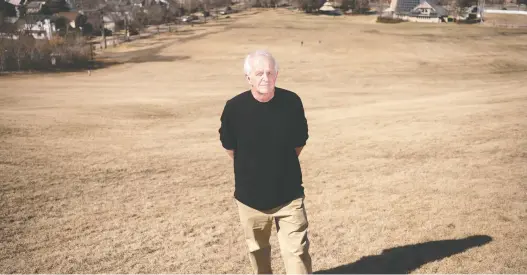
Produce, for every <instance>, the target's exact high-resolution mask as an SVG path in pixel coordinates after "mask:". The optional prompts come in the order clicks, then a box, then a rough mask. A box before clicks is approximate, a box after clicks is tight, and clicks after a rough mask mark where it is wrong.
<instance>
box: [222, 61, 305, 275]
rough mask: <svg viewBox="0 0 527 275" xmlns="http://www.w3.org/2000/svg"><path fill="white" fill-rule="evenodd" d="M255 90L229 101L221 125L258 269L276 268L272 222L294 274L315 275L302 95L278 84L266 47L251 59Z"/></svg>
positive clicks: (262, 271)
mask: <svg viewBox="0 0 527 275" xmlns="http://www.w3.org/2000/svg"><path fill="white" fill-rule="evenodd" d="M244 70H245V77H246V80H247V82H248V83H249V85H250V86H251V89H250V90H248V91H245V92H243V93H241V94H238V95H236V96H234V97H233V98H231V99H230V100H228V101H227V103H226V104H225V107H224V109H223V113H222V115H221V127H220V129H219V134H220V140H221V143H222V146H223V147H224V148H225V149H226V150H227V153H228V154H229V156H230V157H231V158H232V159H234V174H235V191H234V198H235V202H236V204H237V206H238V212H239V215H240V221H241V225H242V228H243V231H244V234H245V239H246V242H247V246H248V248H249V258H250V262H251V265H252V268H253V270H254V272H255V273H256V274H269V273H272V270H271V246H270V244H269V239H270V237H271V227H272V223H273V221H274V222H275V223H276V229H277V236H278V241H279V243H280V251H281V254H282V258H283V260H284V263H285V268H286V271H287V273H289V274H291V273H292V274H310V273H311V272H312V269H311V257H310V255H309V252H308V250H309V240H308V236H307V229H308V221H307V216H306V211H305V208H304V197H305V196H304V188H303V187H302V171H301V168H300V162H299V160H298V157H299V155H300V152H301V151H302V148H303V147H304V145H305V144H306V141H307V139H308V127H307V120H306V118H305V115H304V107H303V105H302V101H301V99H300V97H299V96H298V95H297V94H295V93H294V92H291V91H288V90H285V89H281V88H278V87H275V83H276V79H277V76H278V64H277V63H276V61H275V60H274V58H273V56H272V55H271V54H270V53H268V52H266V51H256V52H254V53H251V54H249V55H248V56H247V57H246V58H245V64H244Z"/></svg>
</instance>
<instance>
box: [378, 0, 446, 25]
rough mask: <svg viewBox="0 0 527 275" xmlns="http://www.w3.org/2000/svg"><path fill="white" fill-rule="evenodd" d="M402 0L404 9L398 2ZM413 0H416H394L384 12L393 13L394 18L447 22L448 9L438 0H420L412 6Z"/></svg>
mask: <svg viewBox="0 0 527 275" xmlns="http://www.w3.org/2000/svg"><path fill="white" fill-rule="evenodd" d="M401 1H403V2H405V5H404V6H405V8H404V9H400V8H401V7H402V6H403V5H402V4H401V3H397V2H401ZM411 1H414V0H408V1H406V0H393V1H392V5H391V6H390V8H388V9H386V10H385V11H384V12H386V13H391V14H392V16H393V17H394V18H400V19H403V20H406V21H409V22H429V23H441V22H446V20H445V19H444V18H445V17H447V16H448V11H447V9H445V8H444V7H443V6H441V5H439V4H438V2H437V0H419V2H418V3H417V4H415V5H414V6H412V7H410V2H411ZM394 2H395V3H394ZM414 3H415V2H414Z"/></svg>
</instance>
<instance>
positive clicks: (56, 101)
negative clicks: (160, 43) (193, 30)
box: [0, 11, 527, 273]
mask: <svg viewBox="0 0 527 275" xmlns="http://www.w3.org/2000/svg"><path fill="white" fill-rule="evenodd" d="M238 17H239V19H238V20H237V21H234V22H230V23H229V24H226V25H225V26H224V28H226V30H224V31H221V32H216V33H215V34H211V35H208V36H202V37H201V38H199V39H194V40H186V41H183V42H181V41H180V42H176V41H177V40H174V42H173V43H172V44H170V45H166V47H162V48H160V49H159V51H158V52H156V53H155V54H156V55H159V56H162V57H166V58H167V59H166V60H170V59H169V58H170V57H177V56H189V57H190V58H188V59H182V60H178V61H163V59H162V60H161V61H159V60H157V62H146V61H145V62H143V63H130V64H125V65H119V66H115V67H111V68H107V69H102V70H98V71H95V72H93V73H92V75H91V76H88V74H87V73H67V74H61V75H40V76H38V75H33V76H23V75H21V76H10V77H2V78H0V105H1V111H0V112H1V118H0V122H1V124H0V154H1V159H0V175H1V178H0V182H1V193H0V194H1V199H0V239H1V240H2V241H1V242H0V272H2V273H10V272H18V273H33V272H46V273H100V272H101V273H102V272H105V273H110V272H112V273H125V272H126V273H139V272H141V273H165V272H169V273H247V272H250V269H249V264H248V259H247V256H246V254H245V251H246V248H245V244H244V242H243V237H242V232H241V230H240V227H239V225H238V217H237V213H236V209H235V204H234V203H233V200H232V192H233V186H234V183H233V172H232V164H231V162H230V161H229V158H228V156H227V154H226V153H225V151H224V150H223V149H222V148H221V145H220V143H219V141H218V132H217V129H218V127H219V115H220V113H221V110H222V108H223V105H224V103H225V101H226V100H227V99H228V98H230V97H232V96H234V95H235V94H237V93H239V92H242V91H243V90H244V89H246V85H245V82H244V80H243V77H242V63H243V57H244V55H245V54H246V53H247V52H249V51H251V50H254V49H257V48H268V49H269V50H270V51H272V52H273V53H274V54H275V56H276V57H277V59H278V60H279V61H280V62H281V63H280V64H281V68H282V71H281V73H280V78H279V83H278V85H279V86H281V87H284V88H289V89H291V90H293V91H295V92H297V93H298V94H299V95H300V96H301V97H302V99H303V101H304V105H305V108H306V115H307V118H308V121H309V126H310V139H309V141H308V145H307V146H306V148H305V149H304V151H303V152H302V155H301V162H302V165H303V166H302V167H303V173H304V181H305V187H306V194H307V200H306V207H307V211H308V215H309V220H310V222H311V225H310V237H311V240H312V249H311V252H312V256H313V259H314V270H315V271H318V272H330V273H339V272H344V273H350V272H359V273H367V272H376V273H390V272H398V273H406V272H415V273H525V272H527V250H526V247H527V238H525V236H527V227H526V226H525V224H526V222H527V205H526V203H525V201H526V200H527V192H526V191H527V186H526V182H527V181H526V180H527V170H526V167H527V166H526V165H527V163H526V161H527V153H526V152H527V119H526V117H527V108H526V104H527V94H526V87H525V72H526V70H527V49H526V48H525V43H526V42H527V34H526V33H525V32H522V31H520V30H499V29H492V28H486V27H481V26H456V25H433V24H406V23H404V24H396V25H391V24H390V25H378V24H373V23H372V22H373V21H375V19H374V18H373V17H338V18H332V17H323V16H320V17H309V16H306V15H300V14H294V13H290V12H287V11H267V12H262V13H259V14H256V15H252V16H243V15H239V16H238ZM200 28H206V26H200ZM474 38H480V39H481V40H480V41H479V42H478V43H475V42H474V41H473V39H474ZM301 40H303V41H304V46H303V47H300V41H301ZM318 40H321V43H320V44H319V42H318ZM471 236H476V237H472V238H471ZM478 236H479V237H478ZM272 244H273V245H274V247H275V250H274V253H273V260H274V269H275V271H276V272H284V269H283V265H282V263H281V260H280V258H279V252H278V246H277V242H276V237H275V236H274V235H273V237H272ZM392 248H394V249H392ZM388 249H390V250H388ZM385 250H386V251H385ZM383 251H384V253H383Z"/></svg>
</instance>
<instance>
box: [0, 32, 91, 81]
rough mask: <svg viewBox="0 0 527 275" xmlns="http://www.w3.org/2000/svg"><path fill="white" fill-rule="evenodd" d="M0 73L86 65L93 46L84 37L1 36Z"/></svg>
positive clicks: (88, 63)
mask: <svg viewBox="0 0 527 275" xmlns="http://www.w3.org/2000/svg"><path fill="white" fill-rule="evenodd" d="M0 52H1V53H2V54H0V72H6V71H31V70H37V71H43V70H57V69H65V68H86V67H88V66H89V65H90V62H91V55H92V52H91V49H90V46H89V45H88V44H87V43H86V41H85V40H84V39H83V38H73V37H71V38H60V37H58V38H55V39H52V40H39V39H34V38H33V37H30V36H24V35H21V36H19V37H18V39H10V38H0Z"/></svg>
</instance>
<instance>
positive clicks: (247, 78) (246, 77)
mask: <svg viewBox="0 0 527 275" xmlns="http://www.w3.org/2000/svg"><path fill="white" fill-rule="evenodd" d="M245 80H247V82H248V83H249V84H251V78H250V77H249V76H248V75H245Z"/></svg>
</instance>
